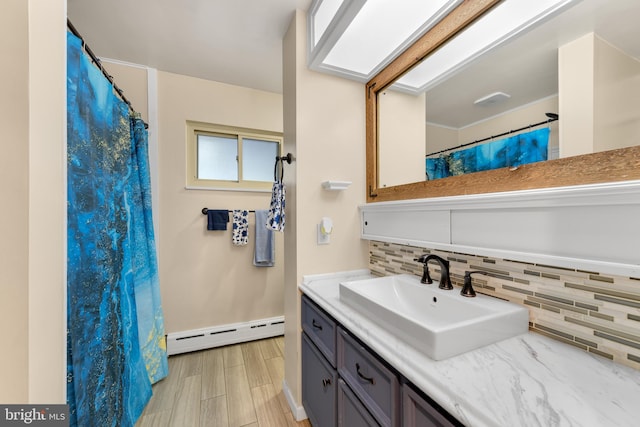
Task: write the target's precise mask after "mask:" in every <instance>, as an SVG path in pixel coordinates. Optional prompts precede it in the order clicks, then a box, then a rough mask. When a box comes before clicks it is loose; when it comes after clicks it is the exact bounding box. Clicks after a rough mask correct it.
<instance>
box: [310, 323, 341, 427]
mask: <svg viewBox="0 0 640 427" xmlns="http://www.w3.org/2000/svg"><path fill="white" fill-rule="evenodd" d="M337 379H338V374H337V373H336V371H335V369H333V368H332V367H331V366H330V365H329V364H328V363H327V361H326V360H325V359H324V357H323V356H322V355H321V354H320V352H319V351H318V350H317V349H316V347H315V345H313V343H312V342H311V340H310V339H309V337H308V336H307V335H306V334H305V333H302V405H303V406H304V409H305V412H306V413H307V416H308V417H309V420H310V421H311V424H312V425H313V426H314V427H333V426H335V425H336V406H337V400H336V396H337V395H336V389H337Z"/></svg>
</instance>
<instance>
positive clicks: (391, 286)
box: [340, 274, 529, 360]
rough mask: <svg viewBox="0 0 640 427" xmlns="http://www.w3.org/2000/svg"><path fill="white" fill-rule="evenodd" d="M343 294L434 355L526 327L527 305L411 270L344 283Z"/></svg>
mask: <svg viewBox="0 0 640 427" xmlns="http://www.w3.org/2000/svg"><path fill="white" fill-rule="evenodd" d="M340 300H341V301H342V302H343V303H345V304H347V305H349V306H350V307H352V308H353V309H355V310H357V311H358V312H360V313H361V314H364V315H365V316H367V317H368V318H369V319H370V320H372V321H373V322H375V323H377V324H378V325H379V326H382V327H383V328H385V329H387V330H389V331H390V332H392V333H393V334H395V335H397V336H398V337H399V338H401V339H402V340H403V341H405V342H407V343H408V344H409V345H412V346H413V347H415V348H416V349H417V350H419V351H421V352H423V353H425V354H426V355H427V356H429V357H430V358H432V359H434V360H442V359H446V358H448V357H451V356H455V355H457V354H461V353H464V352H467V351H470V350H474V349H477V348H480V347H483V346H485V345H488V344H492V343H495V342H498V341H501V340H504V339H507V338H511V337H513V336H516V335H519V334H522V333H525V332H527V330H528V329H529V312H528V310H527V309H526V308H524V307H522V306H520V305H517V304H514V303H511V302H508V301H503V300H500V299H497V298H493V297H489V296H486V295H480V294H478V296H477V297H475V298H468V297H463V296H462V295H460V289H459V288H456V289H453V290H450V291H446V290H443V289H438V283H437V282H434V283H433V284H431V285H424V284H422V283H420V279H419V278H418V277H416V276H412V275H409V274H400V275H396V276H387V277H379V278H375V279H365V280H356V281H352V282H343V283H340Z"/></svg>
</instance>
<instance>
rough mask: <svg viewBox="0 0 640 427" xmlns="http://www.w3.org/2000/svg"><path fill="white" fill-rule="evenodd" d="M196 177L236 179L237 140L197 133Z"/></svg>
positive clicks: (224, 179)
mask: <svg viewBox="0 0 640 427" xmlns="http://www.w3.org/2000/svg"><path fill="white" fill-rule="evenodd" d="M198 179H217V180H223V181H237V180H238V140H237V138H235V137H225V136H212V135H198Z"/></svg>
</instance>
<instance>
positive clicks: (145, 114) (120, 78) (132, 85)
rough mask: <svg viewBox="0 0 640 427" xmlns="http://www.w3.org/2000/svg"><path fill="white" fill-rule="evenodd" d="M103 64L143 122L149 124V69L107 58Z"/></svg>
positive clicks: (102, 60) (103, 60)
mask: <svg viewBox="0 0 640 427" xmlns="http://www.w3.org/2000/svg"><path fill="white" fill-rule="evenodd" d="M101 62H102V66H103V67H104V68H105V69H106V70H107V72H108V73H109V74H110V75H111V76H113V81H114V82H115V84H116V86H118V88H120V89H121V90H122V91H123V93H124V96H125V98H127V100H128V101H129V102H130V103H131V105H132V106H133V108H134V109H135V110H136V111H137V112H138V113H140V115H141V116H142V120H144V121H145V122H146V123H149V108H148V99H149V96H148V95H149V94H148V90H147V89H148V88H147V86H148V81H147V67H145V66H141V65H137V64H129V63H124V62H121V61H115V60H113V59H106V58H101Z"/></svg>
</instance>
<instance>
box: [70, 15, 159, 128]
mask: <svg viewBox="0 0 640 427" xmlns="http://www.w3.org/2000/svg"><path fill="white" fill-rule="evenodd" d="M67 28H68V29H69V31H71V33H72V34H73V35H74V36H76V37H78V38H79V39H80V41H81V42H82V47H83V49H84V51H85V52H87V55H89V58H91V62H93V63H94V64H95V66H96V67H98V68H99V69H100V71H101V72H102V74H103V75H104V76H105V77H106V78H107V80H109V83H111V86H112V87H113V90H115V91H116V93H117V94H118V96H119V97H120V99H122V101H124V103H125V104H127V106H128V107H129V110H131V112H132V113H133V114H134V115H136V114H137V115H139V114H140V113H138V112H137V111H136V110H135V109H134V108H133V105H131V102H129V100H128V99H127V97H126V96H124V91H123V90H122V89H120V88H119V87H118V85H117V84H116V82H115V81H113V76H112V75H111V74H109V73H107V70H105V68H104V67H103V66H102V62H101V61H100V59H98V57H97V56H96V55H95V53H93V51H92V50H91V48H90V47H89V45H88V44H87V42H86V41H85V40H84V38H83V37H82V35H80V33H79V32H78V30H77V29H76V27H74V26H73V24H72V23H71V21H70V20H69V18H67ZM143 123H144V127H145V129H148V128H149V125H148V124H147V123H146V122H144V121H143Z"/></svg>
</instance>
